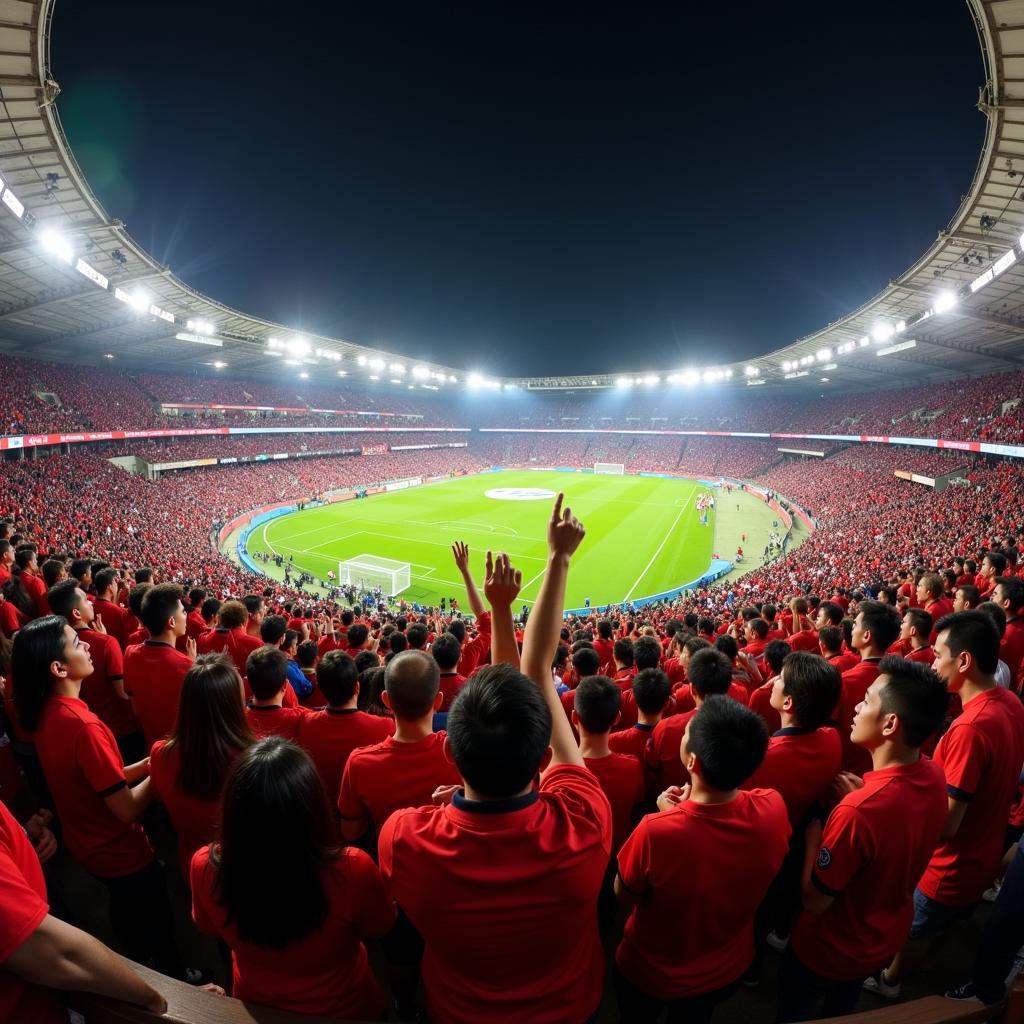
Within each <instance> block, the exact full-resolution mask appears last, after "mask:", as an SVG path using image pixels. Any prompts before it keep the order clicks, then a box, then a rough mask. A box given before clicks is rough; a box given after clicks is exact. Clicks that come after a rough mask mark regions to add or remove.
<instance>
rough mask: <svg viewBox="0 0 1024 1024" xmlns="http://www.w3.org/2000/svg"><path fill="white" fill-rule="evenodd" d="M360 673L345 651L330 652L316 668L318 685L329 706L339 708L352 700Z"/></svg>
mask: <svg viewBox="0 0 1024 1024" xmlns="http://www.w3.org/2000/svg"><path fill="white" fill-rule="evenodd" d="M358 676H359V672H358V671H357V669H356V663H355V662H354V661H353V660H352V659H351V658H350V657H349V656H348V655H347V654H346V653H345V652H344V651H328V652H327V653H326V654H325V655H324V656H323V657H322V658H321V659H320V661H319V663H318V664H317V666H316V683H317V686H319V687H320V690H321V691H322V693H323V695H324V696H325V697H326V698H327V703H328V704H333V705H334V706H336V707H337V706H338V705H341V704H345V703H347V702H348V701H350V700H351V699H352V694H354V693H355V692H356V680H357V679H358Z"/></svg>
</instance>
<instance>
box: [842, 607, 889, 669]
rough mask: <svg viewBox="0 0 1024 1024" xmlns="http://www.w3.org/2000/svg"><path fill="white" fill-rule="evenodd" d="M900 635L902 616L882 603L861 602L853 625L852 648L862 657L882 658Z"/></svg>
mask: <svg viewBox="0 0 1024 1024" xmlns="http://www.w3.org/2000/svg"><path fill="white" fill-rule="evenodd" d="M899 635H900V616H899V612H897V611H896V609H895V608H891V607H889V605H887V604H882V603H881V602H880V601H861V603H860V607H859V608H858V609H857V618H856V619H855V620H854V623H853V635H852V638H851V639H852V646H853V648H854V649H855V650H857V651H860V654H861V657H864V658H880V657H881V656H882V655H883V654H885V652H886V651H887V650H888V649H889V648H890V647H891V646H892V645H893V644H894V643H895V642H896V638H897V637H898V636H899Z"/></svg>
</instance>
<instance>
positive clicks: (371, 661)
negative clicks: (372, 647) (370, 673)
mask: <svg viewBox="0 0 1024 1024" xmlns="http://www.w3.org/2000/svg"><path fill="white" fill-rule="evenodd" d="M354 660H355V663H356V671H357V672H365V671H366V670H367V669H368V668H379V667H380V658H378V657H377V655H376V654H374V653H373V651H357V652H356V654H355V659H354Z"/></svg>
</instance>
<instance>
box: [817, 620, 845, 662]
mask: <svg viewBox="0 0 1024 1024" xmlns="http://www.w3.org/2000/svg"><path fill="white" fill-rule="evenodd" d="M818 648H819V649H820V651H821V653H822V656H823V657H825V658H832V657H834V656H835V655H837V654H841V653H842V651H843V631H842V630H841V629H840V628H839V627H838V626H825V628H824V629H819V630H818Z"/></svg>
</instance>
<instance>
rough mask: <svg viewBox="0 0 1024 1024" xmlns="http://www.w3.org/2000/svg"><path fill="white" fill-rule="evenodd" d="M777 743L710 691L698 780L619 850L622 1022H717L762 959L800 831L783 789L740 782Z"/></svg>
mask: <svg viewBox="0 0 1024 1024" xmlns="http://www.w3.org/2000/svg"><path fill="white" fill-rule="evenodd" d="M703 653H705V652H700V653H699V654H698V655H696V656H695V657H694V662H693V664H695V663H696V661H697V658H698V657H700V656H701V654H703ZM708 653H711V652H708ZM767 745H768V734H767V731H766V730H765V727H764V723H763V722H762V721H761V720H760V719H759V718H758V717H757V715H755V714H754V713H753V712H752V711H750V710H749V709H748V708H746V707H744V706H743V705H742V704H740V703H739V702H738V701H734V700H730V699H728V698H726V697H722V696H711V697H708V698H707V699H706V700H704V702H703V703H702V704H701V706H700V707H699V708H698V709H697V711H696V712H695V713H694V715H693V717H692V718H691V719H690V721H689V722H688V724H687V727H686V732H685V734H684V736H683V742H682V746H681V750H680V754H679V756H680V757H681V758H682V759H683V760H684V761H685V763H686V770H687V773H688V775H689V777H690V779H691V780H692V781H691V782H690V783H689V784H688V785H686V786H683V787H681V788H680V787H672V788H670V789H668V790H666V791H665V792H664V793H662V794H661V796H659V797H658V809H659V813H657V814H649V815H647V816H646V817H645V818H643V819H642V820H641V822H640V824H639V825H637V827H636V829H635V831H634V832H633V834H632V835H631V836H630V837H629V839H628V840H626V843H625V845H624V846H623V848H622V850H621V851H620V852H619V871H618V876H617V877H616V880H615V892H616V895H617V896H618V897H619V899H620V901H621V902H622V903H623V904H624V905H626V906H628V907H630V908H631V910H632V913H631V914H630V916H629V920H628V921H627V922H626V927H625V931H624V932H623V937H622V941H621V943H620V944H619V948H618V950H617V951H616V954H615V965H616V971H615V989H616V994H617V996H618V1001H619V1012H620V1014H621V1018H622V1020H628V1021H630V1022H631V1024H632V1022H638V1024H639V1022H652V1024H653V1022H654V1021H657V1020H659V1019H660V1017H661V1014H662V1013H663V1011H664V1010H665V1009H666V1008H667V1009H668V1014H669V1019H670V1020H687V1021H689V1020H694V1021H708V1020H710V1018H711V1014H712V1012H713V1010H714V1007H715V1006H716V1005H717V1004H718V1003H720V1002H721V1001H722V1000H723V999H726V998H727V997H728V996H729V995H730V994H731V993H732V992H733V991H734V990H735V989H736V987H737V985H738V984H739V980H740V977H741V976H742V975H743V973H744V971H746V969H747V968H748V966H749V965H750V962H751V960H752V959H753V957H754V927H753V926H754V915H755V912H756V911H757V908H758V906H759V904H760V903H761V901H762V899H763V898H764V895H765V893H766V892H767V890H768V886H769V884H770V883H771V881H772V879H773V878H774V877H775V875H776V874H777V872H778V870H779V868H780V867H781V866H782V862H783V859H784V858H785V856H786V850H787V848H788V843H789V832H790V829H789V821H788V819H787V816H786V805H785V803H784V802H783V799H782V797H781V796H779V794H778V793H776V792H774V791H773V790H767V789H755V790H750V791H741V790H739V788H738V787H739V786H740V785H741V783H742V782H743V781H744V780H745V779H747V778H749V776H750V775H751V774H752V773H753V772H754V771H755V770H756V769H757V767H758V765H759V764H760V762H761V759H762V758H763V757H764V752H765V748H766V747H767ZM752 850H756V851H757V855H756V856H754V857H751V855H750V852H751V851H752ZM741 879H742V884H738V882H739V880H741Z"/></svg>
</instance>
